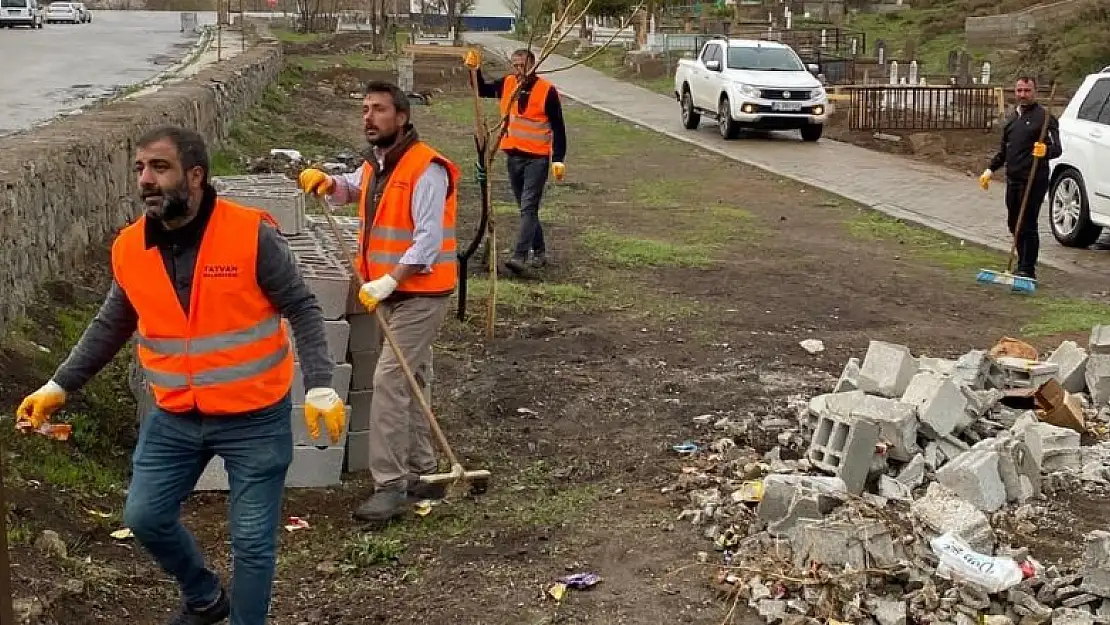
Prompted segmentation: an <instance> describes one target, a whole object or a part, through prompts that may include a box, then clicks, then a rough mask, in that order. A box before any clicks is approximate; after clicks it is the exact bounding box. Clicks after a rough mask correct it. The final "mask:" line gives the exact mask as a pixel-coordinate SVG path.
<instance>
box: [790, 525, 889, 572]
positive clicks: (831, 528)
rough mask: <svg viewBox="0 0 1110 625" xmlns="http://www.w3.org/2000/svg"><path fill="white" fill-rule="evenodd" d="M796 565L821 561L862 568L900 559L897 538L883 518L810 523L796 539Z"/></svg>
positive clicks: (825, 564) (824, 563) (878, 565)
mask: <svg viewBox="0 0 1110 625" xmlns="http://www.w3.org/2000/svg"><path fill="white" fill-rule="evenodd" d="M795 543H796V545H795V549H794V566H795V567H797V568H799V569H808V568H810V566H811V565H813V564H815V563H818V564H821V565H824V566H831V567H851V568H853V569H855V570H857V571H858V570H863V569H867V568H872V567H884V566H891V565H894V564H895V563H896V562H897V557H896V556H895V553H894V539H893V537H892V536H891V534H890V529H889V528H887V527H886V525H885V524H884V523H882V522H881V521H872V520H861V521H853V522H845V521H822V522H819V523H814V524H811V525H807V526H805V527H803V528H801V530H800V531H799V533H798V539H797V540H796V541H795Z"/></svg>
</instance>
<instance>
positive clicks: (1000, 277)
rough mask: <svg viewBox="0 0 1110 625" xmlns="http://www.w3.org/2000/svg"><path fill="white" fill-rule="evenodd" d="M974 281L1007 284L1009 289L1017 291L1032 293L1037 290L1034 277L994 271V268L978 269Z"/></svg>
mask: <svg viewBox="0 0 1110 625" xmlns="http://www.w3.org/2000/svg"><path fill="white" fill-rule="evenodd" d="M975 281H976V282H978V283H980V284H998V285H1001V286H1008V287H1010V290H1011V291H1016V292H1018V293H1029V294H1033V293H1036V292H1037V280H1036V278H1029V277H1026V276H1015V275H1014V274H1012V273H1007V272H1005V271H995V270H994V269H980V270H979V275H978V276H976V277H975Z"/></svg>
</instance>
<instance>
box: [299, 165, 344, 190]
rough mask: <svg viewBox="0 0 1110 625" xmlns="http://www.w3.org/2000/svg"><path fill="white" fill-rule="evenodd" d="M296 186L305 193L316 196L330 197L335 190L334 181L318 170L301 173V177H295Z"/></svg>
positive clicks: (307, 170)
mask: <svg viewBox="0 0 1110 625" xmlns="http://www.w3.org/2000/svg"><path fill="white" fill-rule="evenodd" d="M297 184H298V185H300V187H301V190H302V191H304V192H305V193H315V194H316V195H330V194H331V192H332V191H334V190H335V181H334V180H332V179H331V176H329V175H327V174H325V173H324V172H322V171H320V170H319V169H306V170H304V171H302V172H301V175H300V176H297Z"/></svg>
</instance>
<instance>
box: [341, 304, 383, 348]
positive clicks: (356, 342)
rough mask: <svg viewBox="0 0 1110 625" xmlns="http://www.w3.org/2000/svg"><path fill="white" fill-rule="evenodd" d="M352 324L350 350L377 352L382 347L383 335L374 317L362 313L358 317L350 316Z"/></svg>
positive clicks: (348, 318)
mask: <svg viewBox="0 0 1110 625" xmlns="http://www.w3.org/2000/svg"><path fill="white" fill-rule="evenodd" d="M347 321H348V322H349V323H350V324H351V338H350V343H349V346H348V349H349V350H350V351H352V352H371V351H377V350H378V349H381V347H382V345H383V344H382V334H381V330H380V329H379V328H378V322H377V321H376V320H375V319H374V316H373V315H368V314H366V311H365V310H364V311H362V313H361V314H358V315H348V317H347Z"/></svg>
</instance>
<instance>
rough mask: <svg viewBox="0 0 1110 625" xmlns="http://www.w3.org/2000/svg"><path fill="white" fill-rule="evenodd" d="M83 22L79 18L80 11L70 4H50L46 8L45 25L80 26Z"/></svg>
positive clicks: (82, 19)
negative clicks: (64, 24)
mask: <svg viewBox="0 0 1110 625" xmlns="http://www.w3.org/2000/svg"><path fill="white" fill-rule="evenodd" d="M84 21H85V20H84V18H82V17H81V10H80V9H78V8H77V5H75V4H73V3H72V2H51V3H50V4H49V5H48V6H47V7H46V23H47V24H58V23H62V22H64V23H68V24H81V23H83V22H84Z"/></svg>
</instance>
